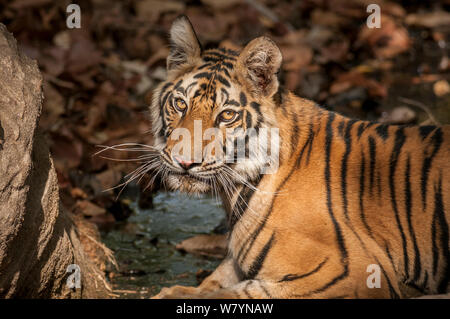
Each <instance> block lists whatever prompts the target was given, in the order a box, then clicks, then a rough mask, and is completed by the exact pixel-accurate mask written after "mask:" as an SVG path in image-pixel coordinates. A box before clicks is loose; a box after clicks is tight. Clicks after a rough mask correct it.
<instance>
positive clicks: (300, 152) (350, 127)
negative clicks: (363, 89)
mask: <svg viewBox="0 0 450 319" xmlns="http://www.w3.org/2000/svg"><path fill="white" fill-rule="evenodd" d="M295 101H296V102H297V105H293V107H296V108H298V109H301V108H305V106H302V104H303V102H304V100H302V99H296V100H295ZM306 107H307V111H305V113H308V112H309V113H315V114H310V115H309V123H311V126H310V127H311V130H309V131H308V133H307V134H306V136H302V137H299V138H298V140H299V142H298V144H297V145H296V147H294V148H293V150H292V155H293V156H292V157H291V158H290V159H289V160H288V162H289V163H286V164H285V165H282V166H283V167H286V168H285V169H284V172H283V173H281V172H280V173H279V174H278V178H277V179H276V180H274V181H272V182H271V183H272V184H278V185H279V186H278V187H277V188H276V189H275V190H274V189H272V191H275V192H276V191H281V193H280V194H279V195H276V196H274V197H273V198H272V201H273V202H272V203H271V204H270V205H264V206H269V207H271V210H270V211H269V212H267V215H266V216H267V222H266V224H265V225H264V227H263V228H262V230H261V231H260V233H259V234H258V237H261V238H264V237H266V239H265V240H264V239H263V240H261V241H262V243H260V244H259V245H258V243H257V241H256V240H255V241H254V243H253V245H254V246H256V247H258V248H256V247H255V248H254V249H253V250H254V251H255V252H254V255H253V256H252V257H250V258H249V259H250V260H255V259H258V258H259V257H258V253H257V252H258V251H260V249H261V247H264V245H266V243H268V241H267V240H268V239H267V238H271V237H270V236H271V235H269V234H275V235H274V237H275V238H276V240H277V241H285V243H284V244H281V243H279V244H278V246H279V247H280V252H279V256H277V257H279V258H283V257H282V256H284V258H292V257H287V256H285V251H286V250H288V251H289V250H290V248H289V247H291V249H299V248H298V247H299V246H303V249H306V250H308V249H307V248H305V247H307V246H308V243H310V245H311V247H309V249H310V251H309V252H306V254H307V256H309V258H308V259H309V260H307V261H306V260H305V259H304V256H303V255H302V254H300V256H302V258H299V259H298V260H292V262H290V263H289V264H291V265H292V266H293V269H289V268H283V267H281V266H280V267H279V269H280V275H279V276H281V277H282V274H283V273H284V274H286V273H290V274H292V273H293V274H295V273H298V265H299V264H303V265H305V270H304V273H303V275H305V274H308V276H306V277H309V279H310V280H311V283H310V284H304V281H305V280H306V279H307V278H306V277H305V276H301V275H294V276H293V277H292V278H294V277H295V278H296V276H298V277H300V278H297V279H296V280H299V281H303V286H307V287H308V286H312V287H318V288H316V289H314V290H308V289H301V290H303V292H302V293H297V295H298V296H308V297H321V289H322V288H324V287H326V288H327V289H325V291H326V294H325V296H326V297H336V296H338V295H340V293H339V292H341V291H343V288H342V285H345V279H346V278H347V277H350V278H351V282H353V283H356V285H355V288H354V290H353V291H352V292H353V294H351V295H350V296H349V295H346V297H358V296H359V297H376V296H382V297H406V296H409V295H415V294H428V293H445V292H446V291H447V285H448V280H449V268H448V267H449V266H448V265H449V261H450V260H449V250H448V247H449V235H448V224H449V218H450V216H449V205H450V202H449V201H450V199H449V196H448V194H449V190H450V188H449V187H450V186H449V180H450V178H449V176H448V174H449V173H448V169H449V168H450V163H449V160H448V159H449V155H450V154H449V153H450V151H449V145H450V144H449V142H448V141H449V139H450V136H449V135H450V130H449V127H448V126H444V127H440V128H439V127H435V126H422V127H419V126H411V127H402V126H388V125H384V124H376V123H371V122H364V121H355V120H351V119H347V118H345V117H342V116H340V115H337V114H335V113H332V112H327V111H323V110H321V109H320V108H318V107H317V106H316V107H315V112H311V110H312V108H311V105H310V103H306ZM281 110H282V109H281ZM296 120H297V119H296ZM296 120H295V121H292V122H290V123H289V122H286V123H284V125H285V126H286V125H288V126H289V127H290V130H288V131H290V132H296V131H297V130H296V129H295V125H297V124H296V123H298V122H297V121H296ZM304 124H305V123H302V125H304ZM291 137H292V136H291ZM285 138H286V137H285ZM262 182H263V181H262ZM260 183H261V182H260ZM262 188H263V189H264V186H263V187H262ZM253 196H255V195H253ZM253 201H254V202H255V203H259V202H261V201H263V199H261V198H254V199H253ZM250 203H251V204H253V203H252V202H250ZM250 207H251V206H250ZM252 209H253V210H257V209H259V207H253V208H252ZM244 217H245V215H244ZM249 218H250V219H253V218H254V217H253V216H251V217H249ZM243 223H245V222H243ZM281 223H284V224H285V225H284V226H283V225H281V226H280V224H281ZM246 228H247V227H242V229H240V230H233V232H235V231H237V232H242V233H245V232H248V230H247V229H246ZM290 229H295V230H296V231H297V236H296V237H297V238H296V239H295V240H292V237H293V236H292V234H290V232H289V230H290ZM257 231H258V228H255V232H257ZM264 233H267V234H264ZM285 234H286V238H285V239H284V238H283V237H285ZM241 236H243V235H237V236H236V238H239V237H241ZM250 237H251V236H250ZM265 241H266V242H265ZM236 242H237V241H236ZM264 242H265V243H264ZM263 243H264V244H263ZM319 243H320V244H319ZM231 244H233V241H232V242H231ZM237 246H239V244H237ZM317 247H323V248H324V250H317ZM246 249H249V248H248V247H247V248H246ZM271 249H274V247H272V248H271ZM251 250H252V249H249V251H251ZM331 252H332V253H331ZM338 252H339V253H338ZM247 254H249V253H247ZM267 255H268V257H266V258H270V255H269V254H267ZM274 255H275V256H276V254H274ZM330 255H333V256H334V260H331V258H330V257H329V256H330ZM327 256H328V257H327ZM237 257H239V256H237ZM277 257H274V258H275V259H276V258H277ZM240 258H242V256H240ZM247 258H248V257H247ZM241 262H242V263H243V265H244V266H243V267H244V268H245V262H243V260H242V261H241ZM272 262H276V261H275V260H273V261H272ZM265 263H270V261H268V260H264V261H263V262H262V264H263V265H264V264H265ZM327 264H334V266H333V267H330V269H333V268H334V269H335V271H334V272H336V273H333V271H331V273H333V274H332V275H330V278H328V280H325V282H322V285H320V284H319V283H315V282H314V273H317V277H318V281H319V282H320V281H322V280H323V279H324V274H323V272H321V271H320V270H322V271H323V270H324V267H325V266H326V265H327ZM370 265H376V266H379V267H380V270H381V275H382V279H381V281H382V287H381V288H378V289H374V288H369V287H368V286H367V282H366V281H367V280H366V279H367V277H368V276H369V273H367V269H368V267H369V266H370ZM319 266H320V268H319ZM336 269H337V271H336ZM369 269H373V268H369ZM247 270H250V268H248V269H247ZM314 270H315V271H314ZM260 271H264V267H262V266H261V269H260ZM313 271H314V272H313ZM292 278H291V280H290V282H291V281H294V280H293V279H292ZM300 279H302V280H300ZM356 287H360V289H357V288H356ZM382 288H384V289H382ZM295 290H296V291H297V292H298V291H299V289H295ZM332 290H335V291H336V293H334V294H333V293H330V291H332ZM315 291H317V292H315Z"/></svg>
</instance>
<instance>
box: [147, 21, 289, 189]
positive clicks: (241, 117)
mask: <svg viewBox="0 0 450 319" xmlns="http://www.w3.org/2000/svg"><path fill="white" fill-rule="evenodd" d="M170 35H171V52H170V55H169V57H168V58H167V70H168V77H167V80H166V81H165V82H163V83H161V84H160V85H159V87H158V88H157V89H156V91H155V93H154V95H153V100H152V105H151V115H152V128H153V132H154V136H155V147H156V149H157V150H158V158H157V161H158V164H159V166H158V168H159V169H157V170H156V174H160V175H161V179H162V182H163V183H164V184H165V185H166V186H167V187H168V188H169V189H172V190H181V191H185V192H189V193H206V192H210V191H218V189H219V188H224V187H225V188H226V185H228V184H233V183H239V182H240V183H245V182H246V181H249V180H251V179H253V178H256V176H258V175H259V174H260V173H261V171H262V170H263V168H264V167H266V166H267V165H270V163H268V156H267V148H264V147H263V149H261V147H260V146H261V145H266V146H267V145H269V146H268V148H269V149H270V150H271V151H272V154H271V155H272V156H273V155H276V156H278V155H277V154H275V153H276V152H275V151H274V150H275V148H276V147H274V145H272V144H271V143H269V139H270V138H273V137H274V135H273V133H272V131H268V129H269V128H273V127H276V126H277V123H276V118H275V116H274V111H273V110H274V108H275V104H276V102H275V99H276V97H275V96H276V94H277V91H278V81H277V77H276V73H277V72H278V69H279V67H280V64H281V53H280V51H279V49H278V47H276V45H275V44H274V43H273V42H272V41H271V40H269V39H267V38H258V39H255V40H253V41H252V42H250V43H249V44H248V45H247V46H246V47H245V48H244V49H243V51H242V52H241V53H240V54H239V53H237V52H235V51H232V50H228V49H223V48H218V49H212V50H207V51H203V52H202V50H201V46H200V44H199V42H198V40H197V37H196V35H195V33H194V30H193V28H192V26H191V24H190V22H189V20H187V18H185V17H181V18H178V19H177V20H176V21H175V22H174V23H173V26H172V28H171V32H170ZM252 143H253V144H252ZM250 144H251V145H250ZM275 146H276V145H275Z"/></svg>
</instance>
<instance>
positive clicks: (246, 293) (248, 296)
mask: <svg viewBox="0 0 450 319" xmlns="http://www.w3.org/2000/svg"><path fill="white" fill-rule="evenodd" d="M251 283H252V282H251V281H249V282H247V284H246V285H245V287H244V294H245V295H246V296H247V298H249V299H253V297H252V295H250V292H249V291H248V290H247V288H248V286H250V284H251Z"/></svg>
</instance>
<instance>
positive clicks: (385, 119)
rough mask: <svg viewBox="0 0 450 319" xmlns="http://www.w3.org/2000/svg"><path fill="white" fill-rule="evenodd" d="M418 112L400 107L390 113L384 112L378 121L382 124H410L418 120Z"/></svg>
mask: <svg viewBox="0 0 450 319" xmlns="http://www.w3.org/2000/svg"><path fill="white" fill-rule="evenodd" d="M416 117H417V116H416V112H414V111H413V110H411V109H410V108H409V107H407V106H398V107H395V108H394V109H392V110H391V111H389V112H383V113H382V114H381V117H380V118H379V119H378V122H380V123H387V124H408V123H411V122H413V121H414V120H415V119H416Z"/></svg>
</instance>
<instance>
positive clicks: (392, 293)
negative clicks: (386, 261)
mask: <svg viewBox="0 0 450 319" xmlns="http://www.w3.org/2000/svg"><path fill="white" fill-rule="evenodd" d="M375 260H376V262H377V265H379V266H380V268H381V271H382V272H383V275H384V277H385V278H386V281H387V283H388V287H389V294H390V297H391V299H400V294H399V293H398V292H397V291H395V289H394V287H393V286H392V283H391V280H390V279H389V276H388V275H387V273H386V271H385V270H384V267H383V265H382V264H381V263H380V262H379V261H378V258H376V257H375Z"/></svg>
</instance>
